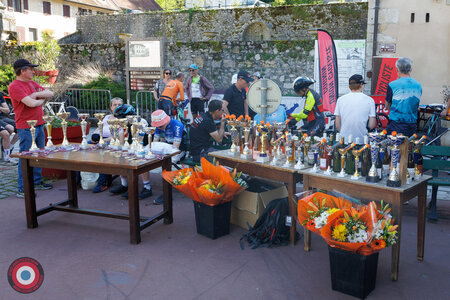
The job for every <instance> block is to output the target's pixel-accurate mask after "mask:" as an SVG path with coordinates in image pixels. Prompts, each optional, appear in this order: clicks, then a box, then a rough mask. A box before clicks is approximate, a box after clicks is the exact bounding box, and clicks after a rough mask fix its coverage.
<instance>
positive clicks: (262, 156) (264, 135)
mask: <svg viewBox="0 0 450 300" xmlns="http://www.w3.org/2000/svg"><path fill="white" fill-rule="evenodd" d="M267 124H268V123H266V126H265V125H258V127H257V130H258V131H259V133H260V134H261V137H260V139H261V151H260V152H259V156H258V158H257V159H256V162H260V163H266V162H269V161H270V157H269V156H268V155H267V141H268V139H269V137H268V134H269V128H270V125H269V127H267Z"/></svg>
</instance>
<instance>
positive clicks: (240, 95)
mask: <svg viewBox="0 0 450 300" xmlns="http://www.w3.org/2000/svg"><path fill="white" fill-rule="evenodd" d="M252 81H253V78H252V77H250V74H249V73H248V72H247V71H244V70H242V71H239V73H238V76H237V81H236V83H234V84H232V85H231V86H230V87H229V88H228V89H227V90H226V91H225V94H224V95H223V101H222V108H223V110H224V112H225V113H226V114H227V115H235V116H236V117H239V116H245V115H248V102H247V95H246V92H245V88H247V87H248V84H249V83H250V82H252Z"/></svg>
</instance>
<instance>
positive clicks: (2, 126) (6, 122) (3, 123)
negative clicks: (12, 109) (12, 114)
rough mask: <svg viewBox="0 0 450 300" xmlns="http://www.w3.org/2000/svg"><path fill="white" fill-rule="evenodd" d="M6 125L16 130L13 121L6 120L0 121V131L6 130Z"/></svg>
mask: <svg viewBox="0 0 450 300" xmlns="http://www.w3.org/2000/svg"><path fill="white" fill-rule="evenodd" d="M8 125H11V126H12V127H14V129H16V123H14V121H13V120H11V119H8V118H4V119H0V131H2V130H7V129H6V126H8Z"/></svg>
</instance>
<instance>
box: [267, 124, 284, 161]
mask: <svg viewBox="0 0 450 300" xmlns="http://www.w3.org/2000/svg"><path fill="white" fill-rule="evenodd" d="M273 127H274V128H275V129H276V137H277V139H276V140H275V141H271V142H270V144H271V145H272V146H273V149H274V151H273V152H274V154H273V160H272V162H271V163H270V164H271V165H273V166H276V165H278V164H279V163H281V161H282V160H283V150H281V147H282V145H281V144H282V142H283V138H284V135H283V129H284V128H285V127H286V124H285V123H284V122H276V123H274V125H273ZM275 148H276V150H275Z"/></svg>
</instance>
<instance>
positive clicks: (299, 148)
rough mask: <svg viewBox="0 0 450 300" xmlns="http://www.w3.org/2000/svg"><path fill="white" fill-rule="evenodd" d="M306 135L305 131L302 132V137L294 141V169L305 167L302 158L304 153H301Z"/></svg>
mask: <svg viewBox="0 0 450 300" xmlns="http://www.w3.org/2000/svg"><path fill="white" fill-rule="evenodd" d="M307 136H308V135H307V134H306V133H305V134H303V136H302V138H301V139H300V140H299V141H298V142H296V143H295V147H296V153H297V154H296V155H295V157H296V158H297V163H296V164H295V166H294V169H296V170H300V169H303V168H305V165H304V164H303V160H304V153H303V144H304V143H305V141H306V137H307Z"/></svg>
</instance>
